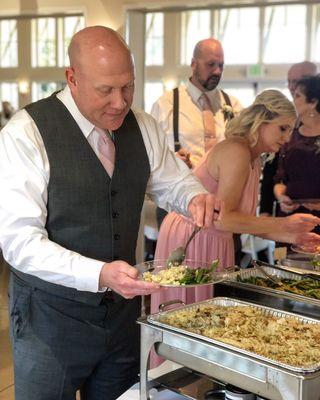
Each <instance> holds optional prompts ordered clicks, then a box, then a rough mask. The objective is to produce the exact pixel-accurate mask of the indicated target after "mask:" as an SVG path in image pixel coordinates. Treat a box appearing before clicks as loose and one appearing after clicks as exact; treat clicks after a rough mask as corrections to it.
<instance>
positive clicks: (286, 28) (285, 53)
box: [263, 5, 307, 64]
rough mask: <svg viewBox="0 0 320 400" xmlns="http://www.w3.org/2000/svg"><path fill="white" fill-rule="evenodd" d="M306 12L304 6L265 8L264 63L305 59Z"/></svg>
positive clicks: (292, 61) (291, 61)
mask: <svg viewBox="0 0 320 400" xmlns="http://www.w3.org/2000/svg"><path fill="white" fill-rule="evenodd" d="M306 11H307V8H306V6H304V5H290V6H272V7H266V10H265V21H264V46H265V49H264V57H263V60H264V62H265V63H274V64H279V63H294V62H299V61H301V60H304V59H305V49H306Z"/></svg>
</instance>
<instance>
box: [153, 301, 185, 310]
mask: <svg viewBox="0 0 320 400" xmlns="http://www.w3.org/2000/svg"><path fill="white" fill-rule="evenodd" d="M173 304H181V305H183V306H185V305H186V303H185V302H184V301H182V300H179V299H175V300H170V301H165V302H164V303H161V304H159V311H164V309H165V308H167V307H169V306H172V305H173Z"/></svg>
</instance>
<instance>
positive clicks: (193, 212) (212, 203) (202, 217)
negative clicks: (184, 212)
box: [188, 194, 221, 228]
mask: <svg viewBox="0 0 320 400" xmlns="http://www.w3.org/2000/svg"><path fill="white" fill-rule="evenodd" d="M220 206H221V204H220V201H219V200H218V199H216V198H215V196H214V195H213V194H198V195H197V196H195V197H193V199H192V200H191V201H190V203H189V206H188V211H189V214H190V216H191V218H192V219H193V222H194V223H195V224H196V225H197V226H201V227H205V228H209V227H210V226H212V225H213V224H214V221H216V220H217V219H218V217H219V210H220Z"/></svg>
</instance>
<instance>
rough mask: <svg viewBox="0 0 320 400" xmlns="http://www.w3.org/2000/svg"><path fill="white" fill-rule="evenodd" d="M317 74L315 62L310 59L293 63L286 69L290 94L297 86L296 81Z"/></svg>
mask: <svg viewBox="0 0 320 400" xmlns="http://www.w3.org/2000/svg"><path fill="white" fill-rule="evenodd" d="M315 75H317V66H316V64H314V63H312V62H310V61H303V62H300V63H296V64H293V65H292V66H291V67H290V69H289V71H288V89H289V90H290V93H291V95H292V96H293V95H294V91H295V90H296V87H297V82H298V81H299V80H300V79H301V78H304V77H307V76H315Z"/></svg>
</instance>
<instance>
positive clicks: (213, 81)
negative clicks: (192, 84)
mask: <svg viewBox="0 0 320 400" xmlns="http://www.w3.org/2000/svg"><path fill="white" fill-rule="evenodd" d="M196 78H197V80H198V82H199V83H200V85H201V86H202V87H203V88H204V89H206V90H213V89H215V88H216V87H217V86H218V84H219V82H220V79H221V75H210V76H209V77H208V78H207V79H205V80H204V79H201V78H200V77H199V75H198V74H196Z"/></svg>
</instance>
